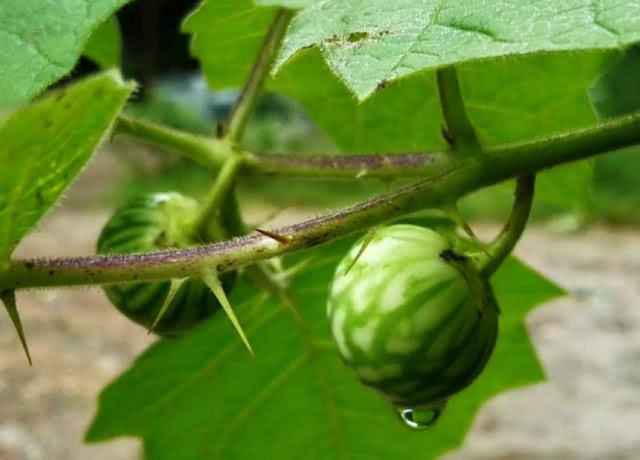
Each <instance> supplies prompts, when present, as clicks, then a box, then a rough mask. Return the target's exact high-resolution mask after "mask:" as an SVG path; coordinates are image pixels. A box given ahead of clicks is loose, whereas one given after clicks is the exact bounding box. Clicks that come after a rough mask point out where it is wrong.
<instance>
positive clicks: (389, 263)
mask: <svg viewBox="0 0 640 460" xmlns="http://www.w3.org/2000/svg"><path fill="white" fill-rule="evenodd" d="M361 244H362V243H361V242H360V243H357V244H356V245H355V246H354V247H353V248H352V249H351V251H350V252H349V253H348V254H347V255H346V256H345V257H344V259H343V260H342V261H341V262H340V264H339V265H338V268H337V270H336V273H335V276H334V280H333V284H332V289H331V293H330V295H329V301H328V305H327V313H328V317H329V321H330V324H331V331H332V334H333V337H334V339H335V342H336V344H337V347H338V350H339V352H340V355H341V356H342V358H343V360H344V361H345V362H346V363H347V365H349V367H351V368H352V369H353V370H354V372H355V373H356V375H357V376H358V378H359V379H360V380H361V381H362V382H363V383H364V384H365V385H367V386H370V387H372V388H374V389H375V390H377V391H378V392H380V393H381V394H382V395H383V396H384V397H385V398H386V399H387V400H388V401H389V402H390V403H391V404H392V405H393V406H394V407H396V408H398V409H399V410H400V412H401V413H402V414H405V415H407V414H411V415H412V416H415V417H417V415H416V414H419V413H420V411H424V410H427V409H428V410H433V412H434V413H437V414H439V413H440V411H441V410H442V408H443V407H444V405H445V404H446V401H447V400H448V399H449V398H450V397H451V396H453V395H454V394H455V393H457V392H459V391H461V390H462V389H464V388H465V387H467V386H468V385H469V384H471V382H472V381H473V380H474V379H475V378H476V377H477V376H478V375H479V374H480V372H481V371H482V369H483V368H484V366H485V365H486V363H487V361H488V360H489V357H490V355H491V352H492V350H493V347H494V344H495V341H496V337H497V330H498V319H497V318H498V308H497V304H496V303H495V299H494V297H493V294H492V292H491V288H490V286H489V284H488V283H487V281H486V280H485V279H484V278H482V277H480V276H479V274H478V273H477V271H476V268H475V266H474V264H473V263H472V262H471V260H470V259H469V258H467V257H466V256H464V255H460V254H457V253H456V252H454V250H453V249H452V247H451V244H450V243H449V242H448V241H447V240H446V239H445V238H443V237H442V236H441V235H439V234H438V233H437V232H435V231H433V230H431V229H428V228H423V227H418V226H413V225H393V226H390V227H386V228H383V229H380V230H378V231H377V232H376V234H375V236H374V237H373V238H372V239H371V241H370V243H369V246H368V247H367V248H366V250H365V251H364V252H362V254H361V256H360V258H359V259H358V260H357V261H355V262H354V258H355V257H356V255H357V254H358V253H359V251H360V246H361ZM349 267H351V269H350V270H349V272H348V273H346V270H347V268H349ZM407 416H408V415H407ZM403 417H404V415H403ZM435 418H437V417H434V421H435ZM408 424H409V423H408Z"/></svg>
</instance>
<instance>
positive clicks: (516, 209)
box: [477, 176, 535, 279]
mask: <svg viewBox="0 0 640 460" xmlns="http://www.w3.org/2000/svg"><path fill="white" fill-rule="evenodd" d="M534 188H535V176H522V177H518V179H516V191H515V198H514V202H513V209H512V210H511V215H510V216H509V220H508V221H507V223H506V224H505V226H504V227H503V229H502V231H501V232H500V234H499V235H498V236H497V237H496V239H495V240H494V241H493V242H492V243H491V244H490V245H489V246H487V247H486V248H485V252H484V253H481V254H480V257H479V258H478V264H477V268H478V272H479V273H480V274H481V275H482V276H483V277H484V278H485V279H489V278H490V277H491V275H493V273H494V272H495V271H496V270H497V269H498V267H500V265H501V264H502V262H503V261H504V259H505V258H506V257H507V256H508V255H509V254H511V251H512V250H513V248H514V247H515V245H516V243H517V242H518V240H519V239H520V236H521V235H522V232H523V231H524V229H525V227H526V226H527V221H528V220H529V213H530V212H531V204H532V203H533V193H534Z"/></svg>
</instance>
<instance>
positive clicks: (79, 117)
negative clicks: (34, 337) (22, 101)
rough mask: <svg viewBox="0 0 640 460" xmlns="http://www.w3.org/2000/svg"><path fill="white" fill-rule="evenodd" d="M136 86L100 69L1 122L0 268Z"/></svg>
mask: <svg viewBox="0 0 640 460" xmlns="http://www.w3.org/2000/svg"><path fill="white" fill-rule="evenodd" d="M134 87H135V85H134V84H133V83H125V82H123V81H122V79H121V77H120V75H119V74H118V73H116V72H114V71H112V72H107V73H103V74H99V75H97V76H94V77H92V78H88V79H86V80H83V81H81V82H79V83H76V84H75V85H73V86H70V87H68V88H66V89H64V90H61V91H58V92H55V93H53V94H51V95H48V96H47V97H46V98H44V99H42V100H40V101H38V102H37V103H34V104H33V105H29V106H26V107H24V108H21V109H19V110H17V111H15V112H14V113H12V114H11V115H10V116H8V117H7V118H6V119H5V120H4V121H3V123H2V124H1V125H0V164H1V165H2V171H0V271H1V270H2V268H3V266H4V265H5V264H6V263H7V262H8V260H9V256H10V255H11V252H12V251H13V249H14V248H15V247H16V245H17V244H18V243H19V242H20V240H21V239H22V238H23V237H24V236H25V234H26V233H27V232H28V231H29V230H30V229H31V228H32V227H33V226H34V225H35V224H36V223H37V222H38V220H39V219H40V218H41V217H42V216H43V215H44V213H45V212H46V211H47V210H48V209H49V208H50V207H51V206H52V205H53V204H54V203H55V202H56V200H57V199H58V198H59V197H60V195H61V194H62V193H63V192H64V190H65V189H66V188H67V186H68V185H69V184H70V182H71V181H72V180H73V178H74V177H75V176H76V175H77V174H78V173H79V172H80V171H81V170H82V168H83V167H84V165H85V164H86V162H87V161H88V160H89V158H90V157H91V154H92V153H93V151H94V150H95V149H96V147H97V146H98V144H99V143H100V141H101V139H103V138H104V136H105V133H106V132H107V130H108V129H109V127H110V125H111V123H112V122H113V120H114V119H115V117H116V116H117V115H118V113H119V112H120V109H121V108H122V106H123V105H124V103H125V101H126V100H127V97H129V94H131V91H133V89H134Z"/></svg>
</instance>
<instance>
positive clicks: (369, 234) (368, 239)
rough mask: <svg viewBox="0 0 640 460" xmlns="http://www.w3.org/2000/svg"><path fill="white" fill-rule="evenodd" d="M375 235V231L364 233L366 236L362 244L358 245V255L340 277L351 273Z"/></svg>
mask: <svg viewBox="0 0 640 460" xmlns="http://www.w3.org/2000/svg"><path fill="white" fill-rule="evenodd" d="M375 233H376V231H375V229H372V230H369V231H368V232H367V233H366V235H365V236H364V238H363V239H362V244H361V245H360V249H358V253H357V254H356V256H355V258H354V259H353V261H352V262H351V264H349V266H348V267H347V269H346V270H345V271H344V274H343V275H342V276H346V275H347V273H349V272H350V271H351V269H352V268H353V266H354V265H355V264H356V262H357V261H358V260H359V259H360V256H362V254H363V253H364V251H365V249H367V246H369V244H371V242H372V241H373V237H374V236H375Z"/></svg>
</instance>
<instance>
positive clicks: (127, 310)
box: [97, 192, 235, 336]
mask: <svg viewBox="0 0 640 460" xmlns="http://www.w3.org/2000/svg"><path fill="white" fill-rule="evenodd" d="M198 212H199V204H198V203H197V201H195V200H194V199H192V198H190V197H186V196H184V195H181V194H179V193H175V192H164V193H156V194H152V195H149V196H145V197H142V198H139V199H137V200H134V201H132V202H131V203H129V204H128V205H126V206H124V207H122V208H120V209H118V210H116V212H115V213H114V214H113V216H112V217H111V219H109V221H108V222H107V224H106V225H105V226H104V228H103V229H102V232H101V234H100V237H99V239H98V245H97V252H98V253H100V254H127V253H141V252H151V251H159V250H163V249H168V248H186V247H190V246H194V245H195V242H194V241H193V239H192V237H191V232H192V229H193V223H194V221H195V219H196V217H197V216H198ZM234 281H235V272H228V273H226V274H225V275H223V276H222V278H221V282H222V285H223V287H224V289H225V290H226V291H228V290H230V289H231V288H232V285H233V284H234ZM104 291H105V293H106V295H107V297H108V298H109V300H110V301H111V303H112V304H113V305H114V306H115V307H116V308H117V309H118V310H120V312H122V313H123V314H125V315H126V316H127V317H128V318H130V319H131V320H133V321H135V322H136V323H138V324H140V325H142V326H144V327H146V328H147V329H151V328H152V326H153V332H155V333H157V334H159V335H162V336H178V335H181V334H183V333H184V332H186V331H187V330H189V329H190V328H192V327H193V326H194V325H196V324H197V323H199V322H200V321H202V320H204V319H206V318H208V317H209V316H211V315H212V314H213V313H215V312H216V311H218V310H219V309H220V303H219V301H218V300H217V299H216V296H215V295H214V294H213V293H212V292H211V290H210V289H209V288H208V287H207V286H206V285H205V283H203V282H202V281H201V280H199V279H188V280H185V281H184V282H182V283H181V284H180V285H179V287H178V288H177V289H176V290H175V292H171V294H170V291H171V282H170V281H165V282H153V283H127V284H117V285H110V286H105V287H104ZM168 295H173V299H170V301H168V305H164V303H165V299H166V298H167V296H168ZM163 307H164V311H163V313H162V315H161V316H160V317H159V316H158V315H159V313H160V311H161V309H163Z"/></svg>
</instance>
